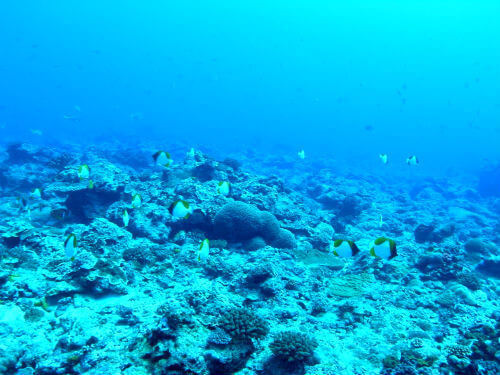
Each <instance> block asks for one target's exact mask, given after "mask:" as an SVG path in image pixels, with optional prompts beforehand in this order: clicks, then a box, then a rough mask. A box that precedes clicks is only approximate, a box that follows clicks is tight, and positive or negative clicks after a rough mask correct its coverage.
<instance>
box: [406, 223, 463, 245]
mask: <svg viewBox="0 0 500 375" xmlns="http://www.w3.org/2000/svg"><path fill="white" fill-rule="evenodd" d="M453 233H455V226H454V225H453V224H447V225H444V226H442V227H440V228H439V229H436V227H435V226H434V225H425V224H420V225H419V226H417V228H415V231H414V235H415V241H416V242H417V243H425V242H436V243H440V242H443V240H444V239H445V238H447V237H450V236H451V235H453Z"/></svg>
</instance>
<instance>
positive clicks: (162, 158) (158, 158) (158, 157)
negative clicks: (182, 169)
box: [153, 151, 173, 168]
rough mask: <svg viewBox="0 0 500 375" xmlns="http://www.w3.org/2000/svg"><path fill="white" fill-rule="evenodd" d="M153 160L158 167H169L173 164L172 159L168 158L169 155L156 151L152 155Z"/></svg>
mask: <svg viewBox="0 0 500 375" xmlns="http://www.w3.org/2000/svg"><path fill="white" fill-rule="evenodd" d="M153 160H154V161H155V164H156V165H159V166H160V167H165V168H166V167H170V166H171V165H172V163H173V160H172V158H171V157H170V154H169V153H168V152H165V151H157V152H156V153H155V154H154V155H153Z"/></svg>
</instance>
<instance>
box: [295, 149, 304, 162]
mask: <svg viewBox="0 0 500 375" xmlns="http://www.w3.org/2000/svg"><path fill="white" fill-rule="evenodd" d="M297 155H298V156H299V158H300V159H302V160H304V159H305V158H306V152H305V151H304V150H300V151H299V152H297Z"/></svg>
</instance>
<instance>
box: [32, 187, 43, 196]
mask: <svg viewBox="0 0 500 375" xmlns="http://www.w3.org/2000/svg"><path fill="white" fill-rule="evenodd" d="M30 197H32V198H33V199H42V189H40V188H35V189H33V190H32V191H31V193H30Z"/></svg>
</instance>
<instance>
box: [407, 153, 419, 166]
mask: <svg viewBox="0 0 500 375" xmlns="http://www.w3.org/2000/svg"><path fill="white" fill-rule="evenodd" d="M418 163H419V161H418V159H417V157H416V156H415V155H411V156H409V157H408V158H407V159H406V164H408V165H417V164H418Z"/></svg>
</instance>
